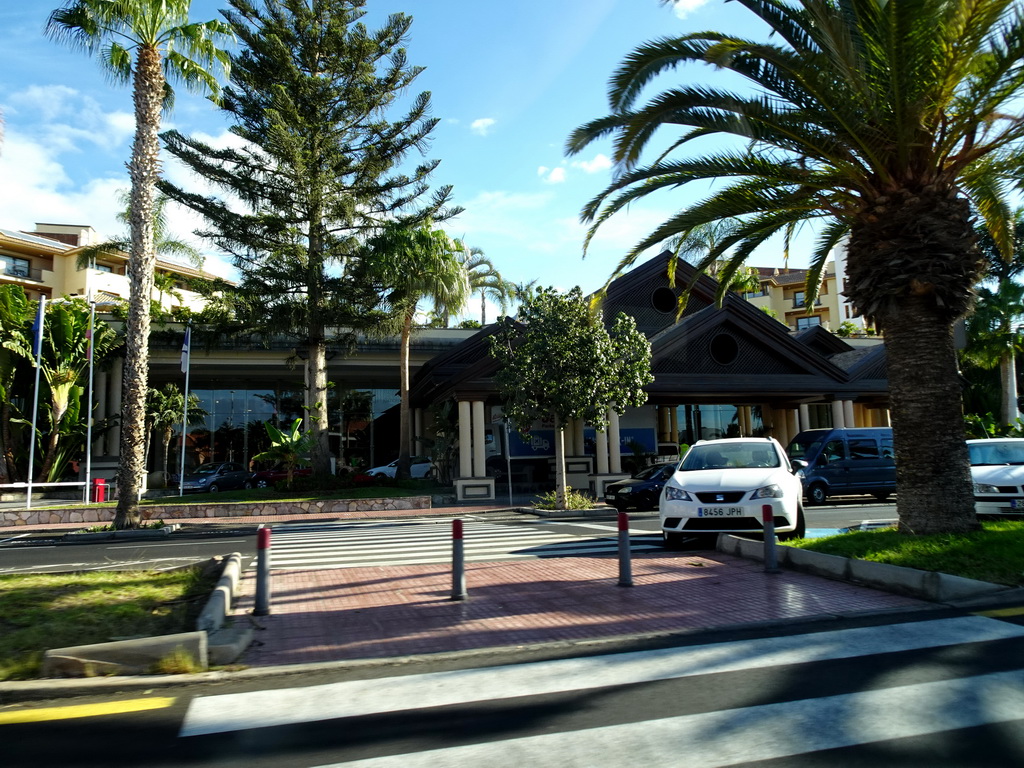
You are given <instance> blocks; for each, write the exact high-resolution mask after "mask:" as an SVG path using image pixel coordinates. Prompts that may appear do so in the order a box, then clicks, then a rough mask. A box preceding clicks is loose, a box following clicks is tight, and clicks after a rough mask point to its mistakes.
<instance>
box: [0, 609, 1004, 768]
mask: <svg viewBox="0 0 1024 768" xmlns="http://www.w3.org/2000/svg"><path fill="white" fill-rule="evenodd" d="M549 653H551V652H549ZM559 653H560V654H561V655H554V656H550V657H549V658H544V659H523V658H519V657H516V656H510V657H507V658H506V657H496V658H491V659H488V661H487V662H486V665H485V666H479V665H480V662H471V661H466V660H465V659H463V660H454V661H453V660H448V661H441V662H438V661H436V660H431V661H427V662H424V663H419V662H416V661H410V662H407V663H406V664H403V665H402V667H401V668H399V669H396V668H395V666H394V665H393V664H387V665H378V666H363V667H356V668H349V669H337V668H335V669H320V670H316V671H307V672H306V673H301V672H300V673H297V674H292V675H288V676H282V677H262V678H261V677H253V678H250V679H248V680H244V681H235V680H233V681H231V682H226V683H217V684H208V685H205V686H195V685H193V686H180V687H168V688H162V689H155V690H147V691H139V692H137V693H134V694H121V695H116V694H114V695H106V696H93V697H89V698H82V699H76V700H53V701H40V702H33V703H32V704H24V705H17V704H15V705H8V706H3V707H0V739H2V740H3V744H4V747H3V764H4V765H5V766H10V767H11V768H18V767H20V766H33V768H35V767H36V766H62V767H65V768H76V767H77V766H111V767H112V768H120V767H122V766H124V767H125V768H129V767H130V768H157V767H159V768H171V767H177V766H195V767H202V766H209V767H210V768H221V767H222V766H241V765H245V766H250V767H251V768H299V767H300V766H301V767H302V768H307V767H309V766H321V767H324V768H327V767H328V766H339V765H349V766H353V768H356V767H359V768H370V767H371V766H372V767H373V768H435V767H436V766H444V768H459V767H463V766H464V767H465V768H478V766H481V765H486V766H488V768H503V767H505V766H509V767H512V766H514V767H515V768H520V766H523V765H533V766H558V768H577V767H578V768H605V767H608V768H610V767H611V766H615V767H616V768H619V767H620V766H623V765H643V766H645V768H658V767H663V768H669V767H671V768H678V766H687V765H699V766H702V768H714V766H738V765H744V766H753V765H756V766H762V768H767V766H772V767H773V768H784V767H790V766H791V767H792V768H809V767H810V766H822V767H824V766H829V767H831V766H839V765H841V766H844V768H846V767H848V766H872V767H873V766H886V768H902V767H903V766H907V767H909V766H928V767H929V768H944V767H945V766H972V768H979V767H983V766H1000V767H1002V766H1009V765H1021V764H1024V719H1022V718H1024V668H1022V667H1024V662H1022V659H1024V627H1021V626H1018V625H1015V624H1012V623H1009V622H1004V621H1000V620H998V619H995V618H988V617H985V616H979V615H970V614H962V613H958V612H955V611H951V610H948V609H942V610H935V611H927V612H923V613H922V612H918V613H916V614H913V615H907V616H894V615H891V614H889V615H886V616H884V617H859V618H856V619H847V620H845V621H841V622H829V623H827V624H824V625H822V624H820V623H819V624H817V625H813V624H804V625H800V624H796V625H791V626H788V627H786V628H784V629H780V628H775V629H765V628H763V627H762V628H751V629H749V630H745V631H738V632H731V633H724V632H720V633H708V634H703V635H695V636H691V637H688V638H687V639H686V640H685V641H682V642H680V641H678V640H676V641H674V642H672V643H669V642H665V643H664V644H663V645H660V646H656V647H653V648H652V647H631V646H628V645H627V646H625V647H622V648H619V649H618V652H617V653H611V654H609V653H607V652H605V653H602V654H597V655H591V654H586V653H583V654H580V653H579V652H576V653H575V654H574V653H571V652H566V651H564V650H563V651H560V652H559ZM474 663H475V664H476V665H477V666H473V664H474Z"/></svg>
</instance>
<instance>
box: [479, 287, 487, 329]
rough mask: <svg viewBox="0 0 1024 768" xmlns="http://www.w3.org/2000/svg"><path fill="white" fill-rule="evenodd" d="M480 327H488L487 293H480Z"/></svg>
mask: <svg viewBox="0 0 1024 768" xmlns="http://www.w3.org/2000/svg"><path fill="white" fill-rule="evenodd" d="M480 325H481V326H484V325H487V292H486V291H480Z"/></svg>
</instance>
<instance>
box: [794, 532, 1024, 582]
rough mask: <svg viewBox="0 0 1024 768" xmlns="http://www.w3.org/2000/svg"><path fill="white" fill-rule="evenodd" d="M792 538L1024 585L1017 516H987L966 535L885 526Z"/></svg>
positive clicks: (818, 548)
mask: <svg viewBox="0 0 1024 768" xmlns="http://www.w3.org/2000/svg"><path fill="white" fill-rule="evenodd" d="M786 543H787V544H789V545H790V546H794V547H800V548H802V549H809V550H813V551H814V552H823V553H825V554H827V555H839V556H840V557H854V558H857V559H860V560H871V561H874V562H879V563H890V564H892V565H902V566H906V567H908V568H918V569H920V570H924V571H940V572H942V573H949V574H952V575H954V576H963V577H964V578H968V579H979V580H980V581H990V582H993V583H995V584H1007V585H1010V586H1014V587H1020V586H1024V522H1022V521H1017V520H998V521H987V522H984V523H982V530H980V531H977V532H975V533H971V534H967V535H962V536H951V535H939V536H905V535H903V534H900V533H897V532H896V531H895V530H891V529H883V530H878V531H857V532H854V533H844V534H839V535H838V536H828V537H826V538H822V539H799V540H796V541H789V542H786Z"/></svg>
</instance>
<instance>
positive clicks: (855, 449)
mask: <svg viewBox="0 0 1024 768" xmlns="http://www.w3.org/2000/svg"><path fill="white" fill-rule="evenodd" d="M850 458H851V459H853V460H854V461H856V460H858V459H877V458H878V443H876V442H875V441H874V440H867V439H864V438H859V439H858V438H851V439H850Z"/></svg>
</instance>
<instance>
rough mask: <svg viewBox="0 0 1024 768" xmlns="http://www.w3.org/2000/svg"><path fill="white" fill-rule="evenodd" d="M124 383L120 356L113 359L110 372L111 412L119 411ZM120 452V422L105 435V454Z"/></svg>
mask: <svg viewBox="0 0 1024 768" xmlns="http://www.w3.org/2000/svg"><path fill="white" fill-rule="evenodd" d="M123 385H124V360H123V359H122V358H120V357H118V358H116V359H115V360H114V366H113V369H112V370H111V372H110V410H111V412H112V413H120V412H121V392H122V386H123ZM120 453H121V427H120V422H119V423H118V424H115V425H114V427H113V429H111V430H110V433H109V434H108V435H107V455H108V456H109V455H114V454H120Z"/></svg>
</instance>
